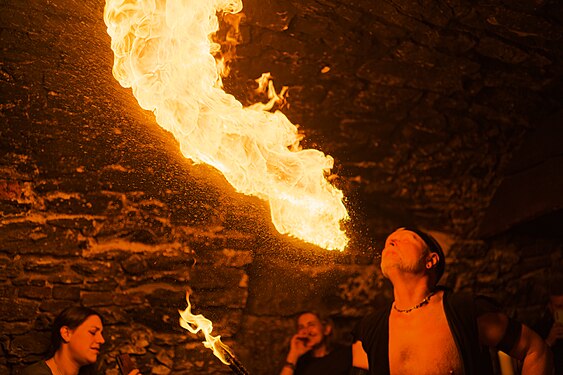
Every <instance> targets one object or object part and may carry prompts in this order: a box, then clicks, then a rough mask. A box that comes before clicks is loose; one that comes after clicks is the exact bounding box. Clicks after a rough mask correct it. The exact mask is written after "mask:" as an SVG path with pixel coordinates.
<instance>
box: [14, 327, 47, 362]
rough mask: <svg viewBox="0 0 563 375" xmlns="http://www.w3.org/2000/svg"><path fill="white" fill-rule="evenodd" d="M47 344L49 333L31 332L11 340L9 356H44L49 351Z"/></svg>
mask: <svg viewBox="0 0 563 375" xmlns="http://www.w3.org/2000/svg"><path fill="white" fill-rule="evenodd" d="M49 343H50V333H49V332H36V331H32V332H30V333H27V334H25V335H21V336H15V337H14V338H13V340H12V342H11V343H10V354H11V355H13V356H16V357H20V358H22V357H26V356H27V355H29V354H44V353H46V352H47V350H48V349H49Z"/></svg>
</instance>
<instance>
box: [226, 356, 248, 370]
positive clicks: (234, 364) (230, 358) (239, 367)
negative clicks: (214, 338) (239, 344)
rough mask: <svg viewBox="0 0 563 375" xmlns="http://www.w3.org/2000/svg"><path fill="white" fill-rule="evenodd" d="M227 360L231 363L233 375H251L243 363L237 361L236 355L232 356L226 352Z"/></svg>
mask: <svg viewBox="0 0 563 375" xmlns="http://www.w3.org/2000/svg"><path fill="white" fill-rule="evenodd" d="M225 359H227V361H228V362H229V363H230V364H229V368H230V369H231V371H232V372H233V374H236V375H250V374H249V373H248V371H247V370H246V369H245V368H244V366H243V365H242V363H240V361H239V360H238V359H236V358H235V356H234V355H231V354H230V353H228V352H226V353H225Z"/></svg>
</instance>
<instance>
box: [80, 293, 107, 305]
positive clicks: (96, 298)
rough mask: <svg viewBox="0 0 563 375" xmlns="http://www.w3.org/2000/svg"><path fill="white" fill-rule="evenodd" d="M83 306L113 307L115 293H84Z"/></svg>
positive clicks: (82, 295) (82, 296)
mask: <svg viewBox="0 0 563 375" xmlns="http://www.w3.org/2000/svg"><path fill="white" fill-rule="evenodd" d="M81 298H82V304H83V305H84V306H88V307H93V306H111V305H112V304H113V293H110V292H82V293H81Z"/></svg>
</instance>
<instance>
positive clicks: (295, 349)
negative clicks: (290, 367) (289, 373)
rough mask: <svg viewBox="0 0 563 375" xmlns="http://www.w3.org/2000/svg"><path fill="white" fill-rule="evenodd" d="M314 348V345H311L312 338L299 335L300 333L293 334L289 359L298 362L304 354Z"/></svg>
mask: <svg viewBox="0 0 563 375" xmlns="http://www.w3.org/2000/svg"><path fill="white" fill-rule="evenodd" d="M312 348H313V347H312V346H310V340H309V338H308V337H307V336H303V335H299V334H298V333H297V334H295V335H293V337H292V338H291V343H290V346H289V354H288V355H287V361H288V362H291V363H296V362H297V360H298V359H299V358H300V357H301V356H302V355H303V354H305V353H307V352H308V351H309V350H311V349H312Z"/></svg>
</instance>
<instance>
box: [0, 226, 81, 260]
mask: <svg viewBox="0 0 563 375" xmlns="http://www.w3.org/2000/svg"><path fill="white" fill-rule="evenodd" d="M84 244H85V240H84V238H83V237H81V235H80V233H78V232H76V231H72V230H70V229H61V228H57V227H53V226H49V225H37V224H36V223H26V222H22V223H11V224H7V225H4V226H3V227H2V230H0V250H3V251H5V252H7V253H8V254H41V255H57V256H61V255H79V254H80V252H81V248H82V247H83V246H84Z"/></svg>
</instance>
